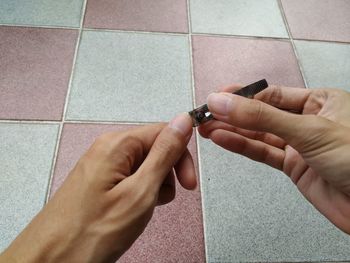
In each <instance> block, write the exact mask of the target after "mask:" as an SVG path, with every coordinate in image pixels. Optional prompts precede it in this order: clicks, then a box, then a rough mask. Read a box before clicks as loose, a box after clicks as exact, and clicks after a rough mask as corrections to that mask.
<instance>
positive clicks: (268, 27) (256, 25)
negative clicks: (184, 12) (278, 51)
mask: <svg viewBox="0 0 350 263" xmlns="http://www.w3.org/2000/svg"><path fill="white" fill-rule="evenodd" d="M190 9H191V22H192V32H195V33H214V34H228V35H246V36H268V37H282V38H287V37H288V33H287V31H286V28H285V25H284V22H283V19H282V16H281V12H280V9H279V6H278V3H277V1H275V0H235V1H232V0H219V1H213V0H191V1H190Z"/></svg>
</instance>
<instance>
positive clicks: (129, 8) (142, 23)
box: [84, 0, 188, 33]
mask: <svg viewBox="0 0 350 263" xmlns="http://www.w3.org/2000/svg"><path fill="white" fill-rule="evenodd" d="M84 26H85V27H89V28H109V29H124V30H144V31H159V32H183V33H184V32H188V20H187V1H186V0H153V1H144V0H132V1H130V0H119V1H114V0H102V1H101V0H89V1H88V3H87V9H86V15H85V21H84Z"/></svg>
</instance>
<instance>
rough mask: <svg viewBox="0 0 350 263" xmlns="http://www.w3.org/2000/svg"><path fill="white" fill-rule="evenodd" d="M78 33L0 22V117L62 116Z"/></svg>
mask: <svg viewBox="0 0 350 263" xmlns="http://www.w3.org/2000/svg"><path fill="white" fill-rule="evenodd" d="M0 12H1V11H0ZM0 17H1V15H0ZM77 37H78V33H77V31H76V30H63V29H38V28H20V27H7V26H0V54H1V55H0V105H1V107H0V108H1V110H0V118H1V119H32V120H33V119H36V120H37V119H40V120H60V119H61V118H62V112H63V107H64V102H65V97H66V93H67V89H68V83H69V77H70V74H71V68H72V64H73V57H74V50H75V45H76V39H77Z"/></svg>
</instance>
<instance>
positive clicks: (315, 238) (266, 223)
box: [199, 139, 350, 262]
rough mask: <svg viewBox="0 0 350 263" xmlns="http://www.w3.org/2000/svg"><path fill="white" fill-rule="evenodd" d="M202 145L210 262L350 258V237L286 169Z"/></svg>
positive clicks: (299, 260) (203, 192)
mask: <svg viewBox="0 0 350 263" xmlns="http://www.w3.org/2000/svg"><path fill="white" fill-rule="evenodd" d="M199 144H200V156H201V176H202V196H203V209H204V227H205V230H204V232H205V238H206V250H207V261H208V262H302V261H307V262H320V261H336V260H338V261H342V260H350V252H349V249H348V248H349V246H350V236H348V235H346V234H345V233H343V232H341V231H340V230H339V229H337V228H336V227H335V226H333V225H332V224H331V223H330V222H329V221H327V219H325V218H324V217H323V216H322V215H321V214H320V213H319V212H318V211H317V210H316V209H315V208H313V206H311V205H310V204H309V203H308V202H307V201H306V199H305V198H303V196H302V195H301V194H300V193H299V192H298V190H297V188H296V187H295V185H294V184H293V183H292V182H291V181H290V179H289V178H288V177H287V176H285V175H284V174H282V172H279V171H277V170H274V169H272V168H270V167H268V166H266V165H264V164H259V163H256V162H253V161H251V160H249V159H247V158H245V157H242V156H239V155H237V154H233V153H231V152H228V151H225V150H223V149H222V148H219V147H218V146H216V145H214V144H213V143H212V142H210V141H208V140H205V139H201V140H200V141H199Z"/></svg>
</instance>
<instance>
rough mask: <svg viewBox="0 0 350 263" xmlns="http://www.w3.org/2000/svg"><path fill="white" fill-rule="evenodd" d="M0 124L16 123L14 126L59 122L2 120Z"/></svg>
mask: <svg viewBox="0 0 350 263" xmlns="http://www.w3.org/2000/svg"><path fill="white" fill-rule="evenodd" d="M0 123H9V124H10V123H16V124H60V123H61V121H49V120H47V121H46V120H12V119H8V120H7V119H4V120H0Z"/></svg>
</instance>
